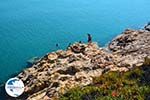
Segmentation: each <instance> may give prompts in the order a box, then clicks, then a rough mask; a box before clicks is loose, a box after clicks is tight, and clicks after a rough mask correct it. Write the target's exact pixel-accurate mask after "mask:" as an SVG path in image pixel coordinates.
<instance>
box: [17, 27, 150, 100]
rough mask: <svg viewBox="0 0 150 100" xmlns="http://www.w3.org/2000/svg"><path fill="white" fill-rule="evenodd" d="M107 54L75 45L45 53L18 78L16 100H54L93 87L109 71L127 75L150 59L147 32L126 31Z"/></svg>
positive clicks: (91, 46) (89, 46)
mask: <svg viewBox="0 0 150 100" xmlns="http://www.w3.org/2000/svg"><path fill="white" fill-rule="evenodd" d="M108 49H109V51H108V50H106V49H104V48H101V47H99V46H98V45H97V43H94V42H91V43H87V44H85V43H75V44H72V45H71V46H70V47H68V48H67V49H66V50H64V51H63V50H59V51H56V52H52V53H48V54H46V55H45V56H44V57H42V58H41V59H40V60H39V61H38V62H36V63H34V64H33V66H32V67H31V68H27V69H25V70H24V71H22V72H21V73H20V74H19V75H18V76H17V77H18V78H20V79H21V80H22V81H23V82H24V84H25V92H24V94H23V95H22V96H21V97H20V98H18V99H21V100H22V99H27V100H41V99H43V100H57V99H59V97H60V95H62V94H64V93H66V92H67V91H68V90H69V89H71V88H73V87H77V86H80V87H83V86H87V85H89V84H92V83H93V78H94V77H98V76H100V75H102V74H104V73H106V72H108V71H120V72H122V71H124V72H126V71H128V70H131V69H132V68H134V67H137V66H141V65H142V64H143V63H144V59H145V58H146V57H148V58H150V31H149V30H147V28H146V29H144V30H129V29H127V30H125V32H123V33H122V34H121V35H119V36H118V37H116V38H115V39H114V40H112V42H111V43H109V45H108Z"/></svg>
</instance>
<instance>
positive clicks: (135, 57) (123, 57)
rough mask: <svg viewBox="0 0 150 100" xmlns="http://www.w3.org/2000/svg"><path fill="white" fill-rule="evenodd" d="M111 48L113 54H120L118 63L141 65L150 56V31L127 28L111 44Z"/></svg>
mask: <svg viewBox="0 0 150 100" xmlns="http://www.w3.org/2000/svg"><path fill="white" fill-rule="evenodd" d="M109 49H110V50H111V51H112V52H113V53H114V54H113V55H117V56H120V57H119V59H118V62H117V63H118V65H120V66H122V65H123V64H124V65H127V66H134V65H136V66H140V65H142V64H143V62H144V58H145V57H147V56H150V32H148V31H145V30H126V31H125V32H124V33H123V34H121V35H120V36H118V37H117V38H115V39H114V40H113V41H112V42H111V43H110V44H109Z"/></svg>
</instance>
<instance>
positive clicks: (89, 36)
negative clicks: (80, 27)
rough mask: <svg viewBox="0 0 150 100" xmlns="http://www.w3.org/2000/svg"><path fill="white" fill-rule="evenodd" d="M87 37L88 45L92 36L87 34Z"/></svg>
mask: <svg viewBox="0 0 150 100" xmlns="http://www.w3.org/2000/svg"><path fill="white" fill-rule="evenodd" d="M87 35H88V43H91V42H92V36H91V34H89V33H88V34H87Z"/></svg>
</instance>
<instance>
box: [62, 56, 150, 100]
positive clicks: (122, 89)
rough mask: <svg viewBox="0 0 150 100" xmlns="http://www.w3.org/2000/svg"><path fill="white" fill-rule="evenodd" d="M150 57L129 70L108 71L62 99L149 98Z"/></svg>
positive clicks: (109, 99) (126, 99) (130, 99)
mask: <svg viewBox="0 0 150 100" xmlns="http://www.w3.org/2000/svg"><path fill="white" fill-rule="evenodd" d="M149 73H150V59H148V58H145V62H144V64H143V66H140V67H137V68H135V69H133V70H131V71H128V72H118V71H117V72H116V71H115V72H113V71H111V72H108V73H105V74H103V75H101V76H100V77H96V78H95V79H94V82H93V84H91V85H89V86H85V87H76V88H73V89H71V90H69V91H68V92H67V93H65V94H64V95H62V96H61V98H60V100H149V99H150V76H149Z"/></svg>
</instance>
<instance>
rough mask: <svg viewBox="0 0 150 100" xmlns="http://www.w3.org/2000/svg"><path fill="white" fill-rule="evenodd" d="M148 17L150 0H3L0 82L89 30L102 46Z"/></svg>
mask: <svg viewBox="0 0 150 100" xmlns="http://www.w3.org/2000/svg"><path fill="white" fill-rule="evenodd" d="M148 21H150V0H0V82H4V81H6V80H7V79H8V78H9V77H10V76H11V75H12V74H15V73H17V72H19V71H21V70H23V69H24V68H25V66H26V61H27V60H28V59H30V58H32V57H34V56H42V55H44V54H45V53H47V52H51V51H55V50H57V49H65V48H66V47H67V45H68V44H69V43H73V42H75V41H80V40H82V41H86V33H91V34H92V36H93V39H94V41H96V42H98V43H99V44H100V45H101V46H104V45H105V44H107V43H108V42H109V41H110V40H111V39H112V38H114V37H115V36H116V35H118V34H120V33H121V32H122V31H123V30H124V29H126V28H134V29H137V28H140V27H142V26H143V25H144V24H145V23H147V22H148ZM56 43H58V44H59V47H56V46H55V45H56Z"/></svg>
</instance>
